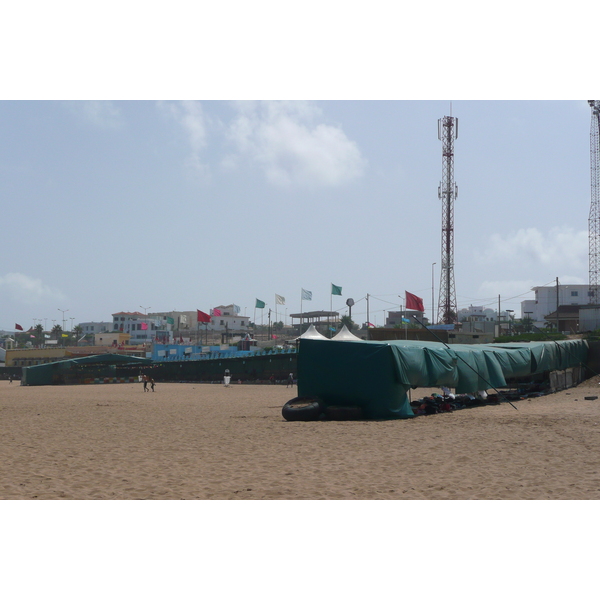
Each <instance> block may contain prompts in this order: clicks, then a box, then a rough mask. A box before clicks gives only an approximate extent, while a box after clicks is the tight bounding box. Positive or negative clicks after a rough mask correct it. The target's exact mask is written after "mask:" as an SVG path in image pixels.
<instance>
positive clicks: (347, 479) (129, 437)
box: [0, 377, 600, 500]
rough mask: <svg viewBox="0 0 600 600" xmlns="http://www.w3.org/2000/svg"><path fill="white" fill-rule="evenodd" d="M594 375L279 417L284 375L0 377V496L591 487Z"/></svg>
mask: <svg viewBox="0 0 600 600" xmlns="http://www.w3.org/2000/svg"><path fill="white" fill-rule="evenodd" d="M599 381H600V378H599V377H595V378H592V379H590V380H588V381H586V382H584V383H582V384H581V385H579V386H578V387H575V388H571V389H568V390H565V391H562V392H558V393H555V394H552V395H548V396H542V397H540V398H532V399H530V400H521V401H518V402H516V403H515V406H516V407H517V409H518V410H515V409H514V408H513V407H512V406H511V405H510V404H507V403H502V404H500V405H496V406H483V407H479V408H473V409H465V410H460V411H456V412H454V413H448V414H437V415H431V416H420V417H417V418H414V419H408V420H399V421H338V422H335V421H319V422H287V421H285V420H284V419H283V418H282V416H281V407H282V405H283V404H284V403H285V402H286V401H287V400H289V399H291V398H293V397H294V396H296V388H294V389H288V388H286V387H285V385H283V386H280V385H232V386H230V387H228V388H225V387H224V386H222V385H210V384H189V383H188V384H177V383H157V386H156V392H154V393H152V392H147V393H144V392H143V389H142V385H141V384H107V385H87V386H40V387H23V386H20V385H19V384H18V382H14V383H12V384H9V382H8V381H1V382H0V436H1V439H2V444H1V445H0V453H1V455H0V460H1V464H2V467H3V468H2V475H1V476H0V498H2V499H12V500H20V499H38V500H44V499H79V500H84V499H96V500H108V499H120V500H125V499H134V500H137V499H140V500H141V499H150V500H158V499H160V500H166V499H200V500H205V499H220V500H224V499H231V500H233V499H236V500H246V499H253V500H262V499H275V500H282V499H338V500H339V499H362V500H375V499H387V500H398V499H413V500H415V499H416V500H424V499H438V500H442V499H462V500H467V499H489V500H500V499H535V500H541V499H598V498H600V460H599V459H598V456H599V450H600V398H598V399H597V400H585V397H586V396H595V395H598V396H600V385H599V384H598V382H599ZM435 391H439V390H435ZM427 392H428V390H425V389H417V390H413V392H412V394H413V396H412V397H413V399H415V398H420V397H422V396H423V395H425V394H426V393H427Z"/></svg>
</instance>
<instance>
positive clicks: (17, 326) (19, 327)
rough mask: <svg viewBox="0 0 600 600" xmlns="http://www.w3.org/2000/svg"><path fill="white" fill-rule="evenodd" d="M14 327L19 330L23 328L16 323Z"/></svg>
mask: <svg viewBox="0 0 600 600" xmlns="http://www.w3.org/2000/svg"><path fill="white" fill-rule="evenodd" d="M15 329H18V330H19V331H23V328H22V327H21V326H20V325H19V324H18V323H15Z"/></svg>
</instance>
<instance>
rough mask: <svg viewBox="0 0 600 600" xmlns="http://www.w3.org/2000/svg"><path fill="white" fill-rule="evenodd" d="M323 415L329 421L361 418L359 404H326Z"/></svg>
mask: <svg viewBox="0 0 600 600" xmlns="http://www.w3.org/2000/svg"><path fill="white" fill-rule="evenodd" d="M325 416H326V417H327V418H328V419H329V420H331V421H356V420H358V419H362V418H363V411H362V408H361V407H360V406H328V407H327V408H326V409H325Z"/></svg>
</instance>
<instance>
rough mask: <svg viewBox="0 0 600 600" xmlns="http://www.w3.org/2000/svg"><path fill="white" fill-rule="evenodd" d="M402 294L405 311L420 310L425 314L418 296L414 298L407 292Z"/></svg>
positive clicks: (421, 299) (421, 300)
mask: <svg viewBox="0 0 600 600" xmlns="http://www.w3.org/2000/svg"><path fill="white" fill-rule="evenodd" d="M404 293H405V294H406V310H420V311H421V312H425V307H424V306H423V298H419V296H415V295H414V294H411V293H410V292H407V291H404Z"/></svg>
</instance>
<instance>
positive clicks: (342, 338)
mask: <svg viewBox="0 0 600 600" xmlns="http://www.w3.org/2000/svg"><path fill="white" fill-rule="evenodd" d="M332 339H334V340H335V341H336V342H361V341H363V340H361V339H360V338H358V337H356V336H355V335H354V334H353V333H352V332H351V331H350V330H349V329H348V328H347V327H346V326H345V325H344V326H343V327H342V328H341V329H340V331H339V332H338V333H337V334H336V335H334V336H333V338H332Z"/></svg>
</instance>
